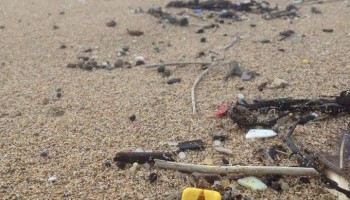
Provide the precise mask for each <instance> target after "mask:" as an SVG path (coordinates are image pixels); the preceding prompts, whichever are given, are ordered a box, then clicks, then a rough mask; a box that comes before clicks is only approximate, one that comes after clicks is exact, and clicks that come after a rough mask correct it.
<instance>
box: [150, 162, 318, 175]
mask: <svg viewBox="0 0 350 200" xmlns="http://www.w3.org/2000/svg"><path fill="white" fill-rule="evenodd" d="M154 166H156V167H160V168H165V169H172V170H178V171H185V172H190V173H193V172H199V173H210V174H232V173H243V174H245V175H277V174H279V175H288V176H317V175H318V172H317V171H316V170H315V169H314V168H305V167H276V166H206V165H194V164H186V163H176V162H169V161H164V160H155V165H154Z"/></svg>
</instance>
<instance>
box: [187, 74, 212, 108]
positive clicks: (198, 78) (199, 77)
mask: <svg viewBox="0 0 350 200" xmlns="http://www.w3.org/2000/svg"><path fill="white" fill-rule="evenodd" d="M208 71H209V68H208V69H206V70H204V71H203V72H202V74H201V75H199V76H198V77H197V78H196V80H195V81H194V83H193V86H192V90H191V97H192V113H193V114H196V113H197V108H196V94H195V92H196V88H197V85H198V84H199V82H200V81H201V80H202V79H203V77H204V75H206V74H207V73H208Z"/></svg>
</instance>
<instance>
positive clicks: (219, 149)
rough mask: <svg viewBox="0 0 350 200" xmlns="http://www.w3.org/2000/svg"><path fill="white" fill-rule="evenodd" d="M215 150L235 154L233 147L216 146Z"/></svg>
mask: <svg viewBox="0 0 350 200" xmlns="http://www.w3.org/2000/svg"><path fill="white" fill-rule="evenodd" d="M215 150H216V151H218V152H220V153H225V154H233V152H232V150H231V149H227V148H224V147H215Z"/></svg>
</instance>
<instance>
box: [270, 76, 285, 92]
mask: <svg viewBox="0 0 350 200" xmlns="http://www.w3.org/2000/svg"><path fill="white" fill-rule="evenodd" d="M288 85H289V83H288V82H287V81H285V80H283V79H280V78H275V79H274V80H273V81H272V82H271V83H270V85H269V88H271V89H277V88H285V87H286V86H288Z"/></svg>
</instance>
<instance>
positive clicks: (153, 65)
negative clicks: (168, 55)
mask: <svg viewBox="0 0 350 200" xmlns="http://www.w3.org/2000/svg"><path fill="white" fill-rule="evenodd" d="M209 64H210V63H209V62H174V63H157V64H149V65H146V68H152V67H159V66H164V67H166V66H175V65H209Z"/></svg>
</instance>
